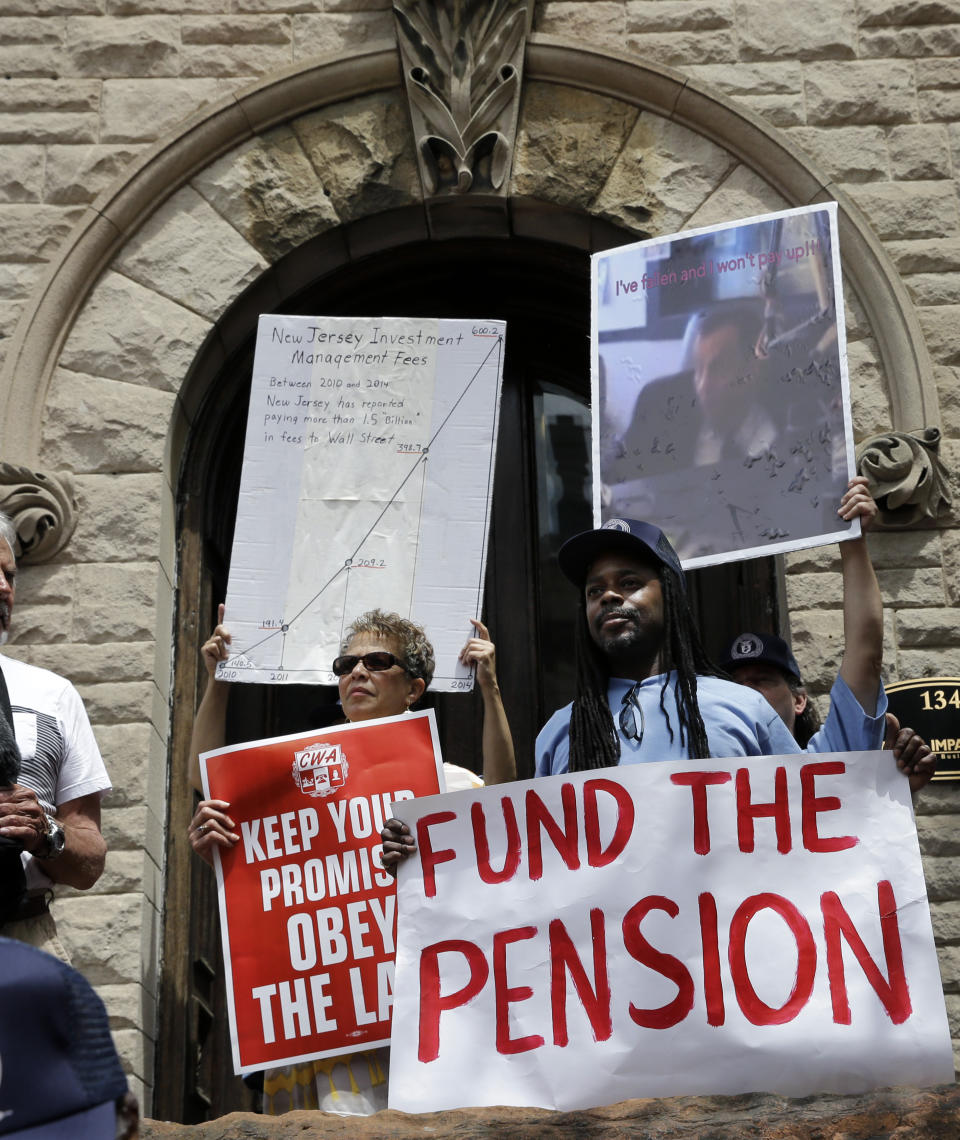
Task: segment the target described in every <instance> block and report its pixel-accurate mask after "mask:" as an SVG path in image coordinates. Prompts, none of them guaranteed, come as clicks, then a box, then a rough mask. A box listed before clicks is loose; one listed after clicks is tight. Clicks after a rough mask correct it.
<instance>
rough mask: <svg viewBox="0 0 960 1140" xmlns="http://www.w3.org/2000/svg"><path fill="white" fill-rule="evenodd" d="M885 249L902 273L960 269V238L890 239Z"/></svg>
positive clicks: (940, 271)
mask: <svg viewBox="0 0 960 1140" xmlns="http://www.w3.org/2000/svg"><path fill="white" fill-rule="evenodd" d="M885 249H886V251H887V253H889V254H890V257H891V258H892V260H893V263H894V265H895V266H896V267H897V269H899V270H900V272H901V273H942V272H950V271H953V270H956V269H960V239H958V238H946V239H944V240H942V241H929V240H926V241H890V242H887V243H885Z"/></svg>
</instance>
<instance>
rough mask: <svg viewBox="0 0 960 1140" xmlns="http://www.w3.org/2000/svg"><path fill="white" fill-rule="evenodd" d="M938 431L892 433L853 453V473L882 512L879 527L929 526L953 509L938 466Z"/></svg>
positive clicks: (943, 469) (870, 441) (942, 471)
mask: <svg viewBox="0 0 960 1140" xmlns="http://www.w3.org/2000/svg"><path fill="white" fill-rule="evenodd" d="M939 451H940V432H939V430H938V429H937V428H924V429H923V430H921V431H915V432H904V431H890V432H886V433H885V434H884V435H875V436H873V437H872V438H871V439H868V440H865V441H864V442H863V443H861V444H860V446H859V448H858V449H857V470H858V471H859V472H860V474H861V475H865V476H866V477H867V480H868V483H869V486H870V494H871V495H873V497H874V499H876V501H877V506H878V507H879V508H880V514H879V518H878V520H877V522H878V524H879V525H880V527H883V528H890V529H899V528H901V527H910V526H918V525H922V524H923V523H924V522H933V521H936V519H938V518H940V517H941V516H942V515H945V514H946V513H947V512H948V511H949V510H950V507H951V505H952V498H951V495H950V491H949V488H948V486H947V478H946V474H947V473H946V470H945V468H944V467H943V465H942V463H941V462H940V456H939Z"/></svg>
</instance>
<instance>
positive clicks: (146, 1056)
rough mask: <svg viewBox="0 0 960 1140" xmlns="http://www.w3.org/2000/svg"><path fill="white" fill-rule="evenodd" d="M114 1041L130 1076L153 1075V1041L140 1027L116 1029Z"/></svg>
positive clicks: (143, 1076) (141, 1077) (124, 1069)
mask: <svg viewBox="0 0 960 1140" xmlns="http://www.w3.org/2000/svg"><path fill="white" fill-rule="evenodd" d="M113 1043H114V1044H115V1045H116V1047H117V1053H118V1054H119V1055H120V1063H121V1064H122V1065H123V1071H124V1072H125V1073H126V1074H127V1075H128V1076H137V1077H140V1079H141V1080H142V1079H144V1078H145V1077H146V1076H148V1075H149V1076H153V1056H154V1049H153V1042H152V1041H151V1040H150V1038H149V1037H147V1036H146V1035H145V1034H144V1032H143V1031H142V1030H140V1029H116V1030H114V1032H113Z"/></svg>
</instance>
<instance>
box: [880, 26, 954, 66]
mask: <svg viewBox="0 0 960 1140" xmlns="http://www.w3.org/2000/svg"><path fill="white" fill-rule="evenodd" d="M858 42H859V47H860V57H861V58H862V59H873V58H879V57H899V58H901V59H918V60H922V59H926V58H928V57H930V56H948V57H951V56H956V54H957V49H958V48H960V28H958V27H957V26H956V25H955V24H953V25H950V24H946V25H944V24H940V25H932V26H930V27H926V28H880V29H877V30H873V29H872V28H871V29H863V30H861V32H860V35H859V37H858Z"/></svg>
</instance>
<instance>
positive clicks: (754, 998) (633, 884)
mask: <svg viewBox="0 0 960 1140" xmlns="http://www.w3.org/2000/svg"><path fill="white" fill-rule="evenodd" d="M878 765H879V766H883V767H884V768H889V772H887V773H885V774H883V776H882V778H881V769H880V767H878ZM897 780H899V781H901V782H902V784H903V786H902V787H900V786H899V785H898V784H897V783H896V781H897ZM881 785H882V786H883V789H884V792H883V795H880V794H879V792H878V787H879V786H881ZM906 797H907V792H906V787H905V781H903V778H902V777H901V776H899V774H898V773H896V771H895V768H894V766H893V763H892V761H891V760H890V759H889V755H888V756H887V757H878V756H872V757H871V756H869V755H864V756H829V757H822V758H817V759H815V760H814V759H808V760H807V761H806V762H801V761H799V760H797V759H796V758H784V759H781V760H771V759H765V760H751V761H749V762H742V761H731V762H729V763H727V764H724V762H722V761H713V762H710V767H709V768H706V769H703V770H700V769H695V768H691V767H689V766H687V767H684V766H683V765H678V764H656V765H641V766H637V767H635V768H629V769H628V768H625V769H622V770H621V769H617V770H615V771H611V772H609V774H608V773H603V774H597V773H591V774H580V775H575V776H564V777H556V778H554V779H551V780H542V781H536V782H532V783H529V784H526V785H518V786H515V790H513V791H511V792H509V793H507V794H502V793H499V794H498V792H497V790H496V789H487V790H486V791H484V792H483V793H478V794H473V795H472V796H470V797H469V800H470V801H472V802H464V801H465V800H466V799H467V797H458V800H457V804H458V806H456V807H453V806H450V807H447V806H446V805H440V804H437V805H435V806H434V808H433V810H427V809H426V808H425V806H424V805H423V804H421V805H419V806H412V805H403V806H402V807H401V808H399V809H398V811H399V812H400V813H401V814H403V816H404V817H405V818H408V819H409V820H410V821H411V825H412V827H413V829H414V834H415V836H416V839H417V843H418V846H419V850H420V862H419V868H418V869H415V870H414V872H413V874H412V875H411V877H410V880H411V881H408V882H402V884H401V904H400V905H401V926H400V930H401V944H400V947H399V948H398V966H399V974H398V978H397V990H398V1007H397V1012H396V1018H397V1020H396V1021H395V1025H396V1028H397V1031H398V1032H405V1035H406V1037H407V1038H408V1039H410V1040H415V1041H416V1042H417V1048H416V1053H415V1058H414V1057H412V1056H411V1057H409V1058H405V1059H404V1060H403V1061H401V1069H400V1070H399V1071H398V1069H397V1060H396V1058H395V1060H394V1067H393V1072H392V1076H391V1081H392V1088H391V1104H392V1105H393V1106H395V1107H398V1108H404V1109H406V1110H413V1109H414V1107H416V1109H419V1110H423V1109H424V1108H426V1107H432V1108H441V1107H452V1103H451V1102H450V1099H449V1094H448V1093H447V1091H446V1090H448V1089H450V1088H453V1089H455V1090H457V1089H458V1086H457V1083H456V1082H457V1079H458V1075H459V1076H461V1077H465V1076H466V1070H467V1067H468V1066H469V1067H470V1077H469V1083H468V1085H467V1086H466V1087H467V1088H468V1089H469V1093H468V1095H470V1096H471V1097H472V1100H471V1103H478V1104H493V1103H512V1104H547V1105H549V1106H553V1107H558V1108H571V1107H576V1106H582V1105H587V1104H597V1103H604V1102H608V1101H612V1100H619V1099H623V1098H624V1097H629V1096H642V1095H668V1094H673V1093H697V1092H734V1091H744V1090H747V1089H763V1088H771V1089H778V1090H779V1091H786V1092H796V1091H810V1090H811V1089H812V1088H818V1087H832V1088H846V1087H848V1086H859V1087H864V1082H866V1083H868V1084H869V1083H871V1082H872V1081H873V1078H872V1077H866V1076H865V1075H864V1074H865V1073H866V1071H867V1070H868V1069H869V1068H870V1066H871V1064H872V1063H873V1061H874V1060H875V1059H876V1057H877V1054H878V1051H879V1052H880V1053H883V1051H884V1049H885V1047H886V1043H885V1042H884V1041H883V1037H884V1035H885V1034H886V1035H888V1036H889V1037H890V1039H891V1041H892V1042H893V1045H892V1055H893V1056H895V1057H896V1058H897V1063H898V1064H899V1063H901V1062H903V1063H906V1064H908V1065H909V1066H910V1067H911V1071H912V1072H913V1073H914V1075H915V1077H916V1078H917V1079H916V1080H915V1081H913V1082H912V1083H923V1079H922V1075H921V1073H920V1072H919V1069H918V1065H917V1058H916V1054H917V1047H918V1037H921V1038H922V1037H923V1036H924V1035H925V1033H926V1028H925V1027H923V1026H921V1025H920V1024H919V1021H920V1019H919V1017H918V1011H919V1010H920V1009H921V1008H922V1007H923V1006H925V1005H927V1004H928V1003H930V1004H932V1005H933V1007H934V1008H936V1007H937V1005H938V1006H939V1013H938V1015H937V1017H938V1020H937V1019H935V1020H936V1025H937V1028H938V1029H942V1031H943V1032H942V1040H941V1041H940V1045H941V1046H942V1043H943V1041H946V1043H947V1051H946V1053H945V1054H944V1053H943V1049H942V1048H941V1049H940V1052H939V1053H938V1056H939V1062H938V1063H939V1064H940V1068H939V1069H937V1072H938V1073H941V1072H944V1073H945V1072H946V1071H947V1068H949V1070H950V1071H951V1072H952V1065H951V1064H950V1062H949V1048H948V1045H949V1038H948V1036H947V1035H946V1023H945V1016H944V1014H943V1001H942V995H940V994H939V992H938V991H937V990H936V988H935V987H934V989H933V990H930V988H929V987H928V984H927V979H925V978H922V977H921V976H920V974H921V973H922V969H923V968H929V967H930V966H931V964H932V968H933V972H934V976H935V977H936V960H935V956H934V954H933V947H932V939H931V938H930V936H929V927H928V925H927V930H926V934H925V935H924V933H923V931H922V929H918V926H917V924H916V922H915V915H916V912H917V911H918V910H922V911H923V912H925V911H926V906H925V895H924V891H923V881H922V875H921V874H920V873H919V860H918V858H917V851H916V840H915V833H914V832H913V829H912V813H911V812H910V807H909V803H908V802H907V798H906ZM460 805H462V806H460ZM891 829H892V831H891ZM891 839H893V840H894V841H895V843H894V852H895V853H894V854H892V855H891V852H890V850H889V849H888V847H889V845H890V843H891ZM911 860H912V863H911ZM463 896H467V897H469V898H470V899H471V915H481V916H483V917H482V918H480V919H476V918H469V919H467V920H466V921H464V918H465V916H464V915H462V913H459V910H458V904H457V902H456V899H457V898H458V897H463ZM908 903H909V904H910V906H909V907H908V908H907V909H906V910H904V909H903V908H904V906H905V904H908ZM451 911H452V912H453V913H452V914H451V919H452V918H453V915H454V914H456V915H457V917H458V921H457V922H456V924H455V923H454V922H453V921H452V920H451V921H450V922H449V923H445V922H444V919H443V916H444V914H445V913H447V912H451ZM928 923H929V919H927V924H928ZM921 925H922V924H921ZM438 931H444V932H445V934H444V935H442V936H439V937H438V936H437V933H438ZM408 990H413V991H416V992H417V993H418V1000H417V1006H416V1010H415V1011H413V1010H412V1009H411V1008H410V1006H409V1005H408V997H407V992H408ZM464 1041H469V1042H470V1044H471V1050H470V1052H471V1054H472V1056H471V1058H470V1059H469V1060H468V1057H467V1054H466V1052H465V1050H464V1044H463V1043H464ZM803 1043H805V1044H806V1052H807V1053H808V1054H811V1061H810V1063H809V1064H806V1063H805V1062H804V1061H803V1060H802V1059H800V1060H799V1062H798V1063H796V1062H793V1061H791V1060H789V1058H790V1057H791V1054H796V1055H798V1056H802V1053H803V1051H804V1050H803ZM811 1045H814V1046H815V1048H814V1049H813V1050H812V1053H811V1050H810V1046H811ZM859 1046H862V1048H863V1049H864V1052H865V1057H858V1056H855V1055H854V1056H853V1057H851V1056H850V1055H849V1050H850V1049H851V1047H853V1048H854V1049H856V1048H857V1047H859ZM758 1052H759V1053H761V1054H762V1055H761V1056H760V1057H758V1056H757V1053H758ZM521 1058H522V1059H523V1063H522V1066H520V1065H518V1060H519V1059H521ZM944 1058H946V1060H945V1059H944ZM884 1063H886V1061H884ZM461 1066H463V1069H464V1071H463V1073H458V1070H459V1069H460V1067H461ZM935 1068H936V1066H935ZM531 1072H534V1073H535V1074H536V1075H535V1076H534V1077H531V1076H530V1074H531ZM520 1073H523V1074H524V1077H523V1079H522V1080H519V1079H515V1078H517V1077H518V1076H519V1074H520ZM904 1079H905V1078H904V1075H903V1072H902V1070H901V1071H898V1072H896V1077H895V1080H884V1079H883V1078H882V1077H881V1078H880V1083H903V1081H904ZM942 1079H947V1078H946V1077H943V1078H942ZM423 1088H433V1089H436V1090H437V1091H438V1095H437V1096H434V1097H430V1096H429V1095H424V1094H422V1093H421V1092H420V1091H419V1090H420V1089H423ZM462 1088H463V1086H462V1085H461V1086H459V1089H460V1090H461V1091H462ZM454 1095H455V1094H454ZM461 1103H462V1102H461Z"/></svg>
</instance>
